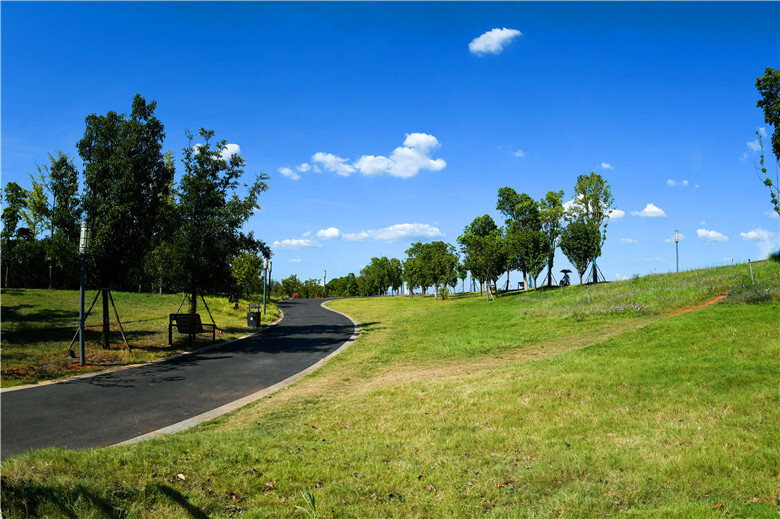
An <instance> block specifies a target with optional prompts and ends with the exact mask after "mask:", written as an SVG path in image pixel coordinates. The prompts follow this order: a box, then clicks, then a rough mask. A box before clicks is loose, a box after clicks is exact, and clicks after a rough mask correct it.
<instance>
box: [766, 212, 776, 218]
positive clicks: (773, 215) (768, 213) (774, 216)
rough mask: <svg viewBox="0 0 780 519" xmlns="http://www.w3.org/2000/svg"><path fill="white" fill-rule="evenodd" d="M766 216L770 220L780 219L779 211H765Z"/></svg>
mask: <svg viewBox="0 0 780 519" xmlns="http://www.w3.org/2000/svg"><path fill="white" fill-rule="evenodd" d="M764 214H765V215H767V216H768V217H770V218H780V214H777V211H765V212H764Z"/></svg>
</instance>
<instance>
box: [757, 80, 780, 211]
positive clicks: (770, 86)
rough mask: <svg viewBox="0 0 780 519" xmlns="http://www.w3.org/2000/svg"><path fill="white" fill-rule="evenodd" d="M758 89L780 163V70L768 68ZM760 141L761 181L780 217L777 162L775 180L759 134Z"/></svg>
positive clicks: (759, 104) (779, 182) (765, 119)
mask: <svg viewBox="0 0 780 519" xmlns="http://www.w3.org/2000/svg"><path fill="white" fill-rule="evenodd" d="M756 88H757V89H758V92H759V93H760V94H761V99H760V100H759V101H758V103H756V106H757V107H758V108H762V109H763V110H764V121H765V122H766V123H767V124H770V125H772V126H774V132H772V151H773V152H774V154H775V158H776V159H777V161H780V70H773V69H772V68H771V67H767V69H766V71H765V73H764V76H763V77H759V78H758V79H756ZM756 133H757V134H758V141H759V143H760V145H761V175H760V178H761V181H762V182H763V183H764V185H765V186H767V187H768V188H769V194H770V198H771V200H772V208H773V209H774V211H775V212H776V213H777V214H778V215H780V174H778V167H777V162H776V163H775V179H774V181H772V178H771V177H770V176H769V173H768V171H767V168H766V164H765V160H764V142H763V139H762V136H761V134H760V133H759V132H756Z"/></svg>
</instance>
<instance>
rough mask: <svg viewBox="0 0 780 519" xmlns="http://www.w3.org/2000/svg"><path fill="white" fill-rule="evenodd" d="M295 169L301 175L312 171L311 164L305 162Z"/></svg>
mask: <svg viewBox="0 0 780 519" xmlns="http://www.w3.org/2000/svg"><path fill="white" fill-rule="evenodd" d="M295 169H297V170H298V171H300V172H301V173H306V172H307V171H311V166H310V165H309V164H307V163H306V162H304V163H303V164H301V165H300V166H298V167H296V168H295Z"/></svg>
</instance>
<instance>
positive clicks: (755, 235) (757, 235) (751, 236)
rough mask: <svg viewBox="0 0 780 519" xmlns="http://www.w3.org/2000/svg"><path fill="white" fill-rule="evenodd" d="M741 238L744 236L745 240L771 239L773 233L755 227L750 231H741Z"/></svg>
mask: <svg viewBox="0 0 780 519" xmlns="http://www.w3.org/2000/svg"><path fill="white" fill-rule="evenodd" d="M739 236H740V238H742V239H743V240H745V241H764V240H769V239H770V238H771V236H772V235H771V233H769V232H767V231H765V230H764V229H760V228H759V229H753V230H752V231H749V232H741V233H739Z"/></svg>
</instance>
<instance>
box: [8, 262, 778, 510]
mask: <svg viewBox="0 0 780 519" xmlns="http://www.w3.org/2000/svg"><path fill="white" fill-rule="evenodd" d="M753 268H754V279H755V282H750V278H749V275H748V271H747V266H744V265H742V266H737V267H724V268H719V269H712V270H706V271H694V272H687V273H684V274H680V275H664V276H650V277H647V278H639V279H635V280H631V281H626V282H621V283H610V284H608V285H602V286H597V287H589V288H586V287H569V288H567V289H566V290H564V291H560V290H552V291H548V292H539V293H533V292H532V293H518V294H510V295H505V296H503V297H500V298H499V299H498V300H496V301H494V302H489V303H488V302H485V301H482V300H481V299H479V298H478V296H477V295H468V296H462V297H453V298H451V299H450V300H447V301H433V300H432V299H431V298H428V297H425V298H423V297H415V298H411V299H410V298H399V297H396V298H376V299H356V300H340V301H334V302H332V303H330V306H331V307H333V308H335V309H338V310H340V311H343V312H346V313H348V314H350V315H351V316H353V317H354V318H355V319H356V320H357V321H359V322H360V323H361V327H362V330H363V331H362V333H361V337H360V339H359V340H358V341H357V342H356V343H354V344H352V345H351V346H350V347H349V348H348V349H347V350H345V351H344V352H343V353H342V354H340V355H339V356H338V357H336V358H334V359H333V360H332V361H330V362H329V363H328V364H326V365H325V366H324V367H323V368H322V369H320V370H319V371H318V372H316V373H314V374H313V375H311V376H309V377H306V378H305V379H304V380H302V381H300V382H299V383H297V384H295V385H293V386H290V387H289V388H287V389H285V390H282V391H280V392H279V393H277V394H275V395H272V396H271V397H269V398H267V399H265V400H263V401H262V402H260V403H258V404H255V405H251V406H247V407H245V408H243V409H241V410H238V411H237V412H235V413H232V414H230V415H227V416H225V417H223V418H220V419H218V420H215V421H213V422H210V423H208V424H205V425H203V426H201V427H199V428H197V429H193V430H191V431H188V432H185V433H181V434H177V435H172V436H168V437H165V438H161V439H158V440H153V441H148V442H144V443H141V444H137V445H134V446H128V447H121V448H109V449H96V450H91V451H80V452H69V451H61V450H54V449H50V450H45V451H39V452H35V453H29V454H27V455H23V456H19V457H15V458H12V459H10V460H7V461H6V462H4V463H3V465H2V474H3V477H2V485H3V489H2V494H3V495H2V497H3V508H4V511H5V512H7V514H8V515H9V516H10V517H16V516H32V517H43V516H47V517H206V516H208V517H232V516H240V517H305V516H306V513H308V514H309V515H310V516H312V515H314V514H315V511H316V515H317V516H318V517H474V516H481V515H487V516H494V517H551V516H560V515H564V516H567V517H595V516H608V517H609V516H622V517H657V516H665V517H722V516H727V517H731V516H733V517H777V512H778V509H779V505H780V495H779V494H780V455H779V454H780V453H779V452H778V445H780V395H779V393H780V392H779V391H778V385H777V381H778V380H780V362H779V361H778V359H780V326H778V324H779V320H780V317H779V316H780V265H778V264H777V263H773V262H764V263H760V264H756V265H754V267H753ZM722 294H729V295H728V296H727V297H726V298H725V299H724V300H723V301H722V302H720V303H718V304H715V305H711V306H707V307H705V308H703V309H700V310H697V311H694V312H689V313H682V314H679V315H673V314H675V312H677V311H679V310H681V309H686V308H689V307H691V306H695V305H699V304H701V303H704V302H707V301H709V300H711V299H712V298H714V297H715V296H717V295H722ZM746 301H747V302H746ZM297 507H301V508H297ZM239 514H240V515H239Z"/></svg>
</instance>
